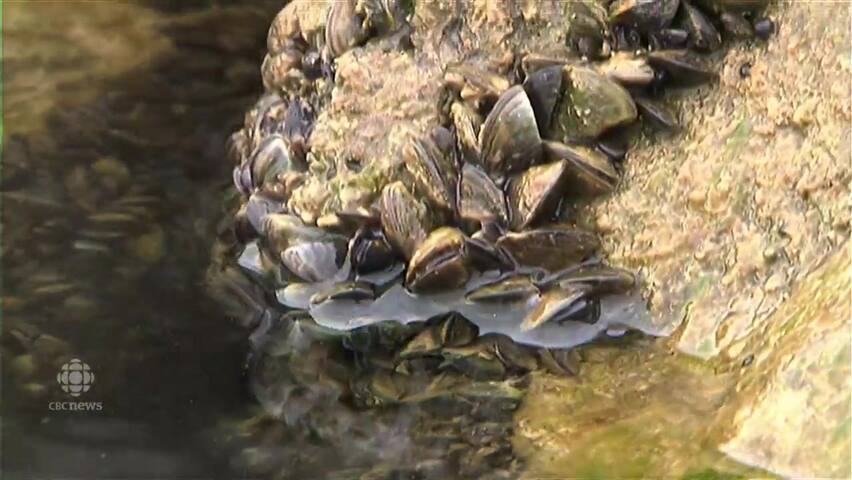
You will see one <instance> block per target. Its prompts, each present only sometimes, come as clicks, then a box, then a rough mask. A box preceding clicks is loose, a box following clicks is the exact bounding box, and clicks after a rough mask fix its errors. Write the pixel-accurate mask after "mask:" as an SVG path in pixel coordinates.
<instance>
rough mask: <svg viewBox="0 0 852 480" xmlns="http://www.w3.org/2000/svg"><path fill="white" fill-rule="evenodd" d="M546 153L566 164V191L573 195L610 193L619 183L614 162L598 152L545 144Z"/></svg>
mask: <svg viewBox="0 0 852 480" xmlns="http://www.w3.org/2000/svg"><path fill="white" fill-rule="evenodd" d="M544 152H545V156H547V157H548V158H549V159H551V160H556V161H565V162H566V165H567V169H566V170H567V174H566V177H567V179H566V183H567V187H566V190H567V191H569V192H571V193H573V194H586V195H599V194H603V193H609V192H611V191H612V190H613V189H614V188H615V185H616V183H617V182H618V172H617V171H616V170H615V167H613V165H612V162H610V160H609V158H608V157H607V156H606V155H604V154H602V153H600V152H598V151H597V150H593V149H591V148H587V147H584V146H581V145H566V144H564V143H559V142H544Z"/></svg>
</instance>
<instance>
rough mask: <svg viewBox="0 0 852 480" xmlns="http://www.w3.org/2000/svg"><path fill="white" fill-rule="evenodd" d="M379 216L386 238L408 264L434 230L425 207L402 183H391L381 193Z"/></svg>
mask: <svg viewBox="0 0 852 480" xmlns="http://www.w3.org/2000/svg"><path fill="white" fill-rule="evenodd" d="M379 214H380V219H381V222H382V230H383V231H384V232H385V237H386V238H387V239H388V242H389V243H390V244H391V246H393V248H394V249H395V250H396V251H397V252H399V253H400V255H402V256H403V258H405V259H406V260H407V259H410V258H411V256H412V255H413V254H414V250H415V249H416V248H417V247H418V246H419V245H420V244H421V243H423V241H424V240H425V239H426V236H427V235H428V232H429V231H430V230H431V229H432V217H431V215H430V214H429V211H428V209H427V208H426V205H425V204H423V203H422V202H420V201H419V200H417V199H416V198H414V196H413V195H412V194H411V192H409V191H408V188H406V187H405V184H403V183H402V182H394V183H391V184H389V185H386V186H385V188H384V189H383V190H382V195H381V197H380V198H379Z"/></svg>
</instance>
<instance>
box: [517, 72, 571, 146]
mask: <svg viewBox="0 0 852 480" xmlns="http://www.w3.org/2000/svg"><path fill="white" fill-rule="evenodd" d="M563 78H564V75H563V69H562V66H561V65H556V66H551V67H546V68H542V69H540V70H537V71H535V72H534V73H531V74H529V75H528V76H527V78H526V80H524V91H525V92H526V94H527V97H528V98H529V101H530V105H532V109H533V111H534V112H535V120H536V124H537V125H538V131H539V134H540V135H544V134H545V132H546V131H547V129H548V127H549V126H550V121H551V119H552V118H553V110H554V109H555V108H556V102H557V101H558V100H559V97H560V96H561V95H562V82H563Z"/></svg>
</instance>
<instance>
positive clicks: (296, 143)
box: [283, 98, 315, 171]
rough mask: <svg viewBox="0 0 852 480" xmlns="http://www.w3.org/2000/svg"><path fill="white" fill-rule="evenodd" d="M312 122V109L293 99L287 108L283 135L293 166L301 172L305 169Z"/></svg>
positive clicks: (312, 126) (307, 104) (299, 100)
mask: <svg viewBox="0 0 852 480" xmlns="http://www.w3.org/2000/svg"><path fill="white" fill-rule="evenodd" d="M314 120H315V114H314V110H313V107H311V105H310V104H309V103H307V102H304V101H302V100H301V99H300V98H294V99H293V100H292V101H291V102H290V104H289V105H288V106H287V112H286V113H285V115H284V129H283V134H284V136H285V137H286V138H287V140H288V143H289V146H290V153H291V156H292V157H293V160H294V166H295V167H296V168H297V169H298V170H301V171H304V170H306V169H307V163H305V156H306V154H307V150H308V145H307V143H308V137H310V135H311V131H312V130H313V128H314Z"/></svg>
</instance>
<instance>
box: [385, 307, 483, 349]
mask: <svg viewBox="0 0 852 480" xmlns="http://www.w3.org/2000/svg"><path fill="white" fill-rule="evenodd" d="M427 325H428V326H427V327H426V329H424V330H423V331H421V332H420V333H418V334H417V335H416V336H414V337H413V338H412V339H411V340H410V341H409V342H408V344H407V345H406V346H405V348H404V349H403V350H402V351H400V353H399V357H400V358H410V357H413V356H419V355H430V354H434V353H437V352H438V350H440V349H441V348H444V347H462V346H465V345H468V344H470V343H472V342H473V341H474V340H476V338H477V337H478V336H479V327H477V326H476V324H474V323H473V322H471V321H470V320H468V319H467V318H465V317H464V316H463V315H461V314H459V313H456V312H450V313H448V314H446V315H442V316H440V317H433V318H430V319H429V320H428V321H427Z"/></svg>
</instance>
